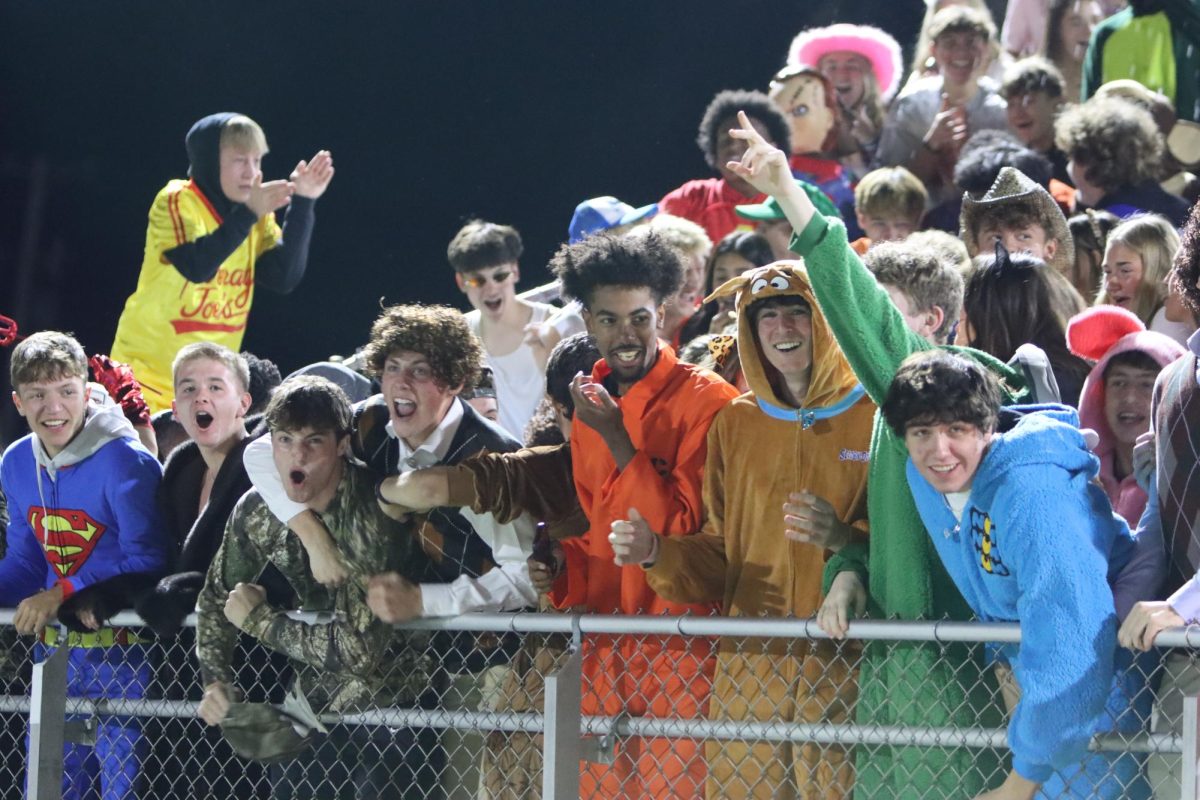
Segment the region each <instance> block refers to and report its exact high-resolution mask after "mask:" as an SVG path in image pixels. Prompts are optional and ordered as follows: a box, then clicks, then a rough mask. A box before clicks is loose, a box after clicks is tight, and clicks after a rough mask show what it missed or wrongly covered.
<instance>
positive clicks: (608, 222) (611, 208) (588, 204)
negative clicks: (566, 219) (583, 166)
mask: <svg viewBox="0 0 1200 800" xmlns="http://www.w3.org/2000/svg"><path fill="white" fill-rule="evenodd" d="M657 213H658V203H651V204H650V205H648V206H642V207H641V208H634V207H633V206H631V205H629V204H628V203H622V202H621V201H620V200H618V199H617V198H615V197H611V196H609V195H605V196H604V197H593V198H591V199H590V200H584V201H583V202H582V203H580V204H579V205H577V206H575V213H574V214H573V215H572V216H571V224H570V225H569V226H568V227H567V241H568V242H570V243H571V244H575V243H576V242H578V241H582V240H583V239H585V238H587V237H588V236H591V235H592V234H593V233H597V232H599V231H606V230H608V229H609V228H615V227H617V226H618V225H629V224H630V223H633V222H637V221H638V220H643V219H646V218H647V217H652V216H654V215H655V214H657Z"/></svg>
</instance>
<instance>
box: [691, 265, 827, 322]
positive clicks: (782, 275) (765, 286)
mask: <svg viewBox="0 0 1200 800" xmlns="http://www.w3.org/2000/svg"><path fill="white" fill-rule="evenodd" d="M807 291H808V276H807V275H805V274H804V269H803V267H801V266H800V262H798V261H776V262H775V263H774V264H768V265H767V266H765V267H757V268H756V269H751V270H746V271H745V272H743V273H742V274H741V275H738V276H737V277H736V278H730V279H729V280H727V281H725V283H723V284H721V285H720V286H718V287H717V288H716V289H714V290H713V293H712V294H710V295H709V296H708V297H706V298H704V302H706V303H709V302H712V301H713V300H716V299H717V298H719V297H729V296H730V295H737V300H735V301H734V305H735V306H736V307H737V308H738V309H739V310H740V309H741V308H742V306H743V305H745V304H748V303H752V302H754V301H755V300H761V299H763V298H765V297H774V296H775V295H785V294H801V293H802V292H803V293H806V292H807Z"/></svg>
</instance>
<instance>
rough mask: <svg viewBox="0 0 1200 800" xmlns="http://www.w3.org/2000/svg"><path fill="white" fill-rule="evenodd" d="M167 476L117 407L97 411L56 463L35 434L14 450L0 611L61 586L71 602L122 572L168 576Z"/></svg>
mask: <svg viewBox="0 0 1200 800" xmlns="http://www.w3.org/2000/svg"><path fill="white" fill-rule="evenodd" d="M161 478H162V469H161V468H160V467H159V465H158V461H156V460H155V458H154V456H152V455H150V453H148V452H147V451H146V450H145V448H143V447H142V446H141V445H140V444H138V443H137V434H136V433H135V432H134V430H133V427H132V426H131V425H129V423H128V422H127V421H126V420H125V418H124V417H123V416H121V409H120V407H118V406H108V407H106V408H101V409H90V410H89V412H88V418H87V420H86V421H85V422H84V426H83V429H82V430H81V431H80V432H79V434H78V435H77V436H76V437H75V438H74V439H73V440H72V441H71V443H70V444H69V445H67V447H66V448H65V449H64V450H63V451H62V452H61V453H59V454H58V455H57V456H55V457H54V458H50V457H49V456H48V454H47V453H46V452H45V451H44V450H43V449H42V448H41V443H40V442H39V441H37V440H36V439H35V437H34V436H33V434H29V435H28V436H25V437H24V438H22V439H19V440H17V441H16V442H14V443H13V444H12V445H10V446H9V448H8V449H7V450H6V451H5V453H4V460H3V462H2V463H0V484H2V485H3V488H4V493H5V495H7V497H8V510H9V516H10V520H9V525H8V551H7V552H6V553H5V555H4V558H3V559H0V607H5V608H12V607H14V606H16V605H17V604H18V603H20V602H21V601H22V600H24V599H25V598H26V597H29V596H30V595H32V594H34V593H36V592H39V591H41V590H42V589H48V588H50V587H52V586H54V585H56V584H60V585H62V587H63V596H64V598H65V597H68V596H70V595H71V594H73V593H74V592H76V591H79V590H80V589H83V588H85V587H88V586H93V585H95V584H97V583H100V582H103V581H107V580H110V579H112V578H115V577H117V576H118V575H131V574H135V573H141V574H156V573H157V574H161V573H162V572H163V571H165V569H166V567H167V553H168V536H167V532H166V529H165V528H164V526H163V524H162V520H161V518H160V516H159V512H158V505H157V503H156V502H155V492H156V491H157V489H158V484H159V481H160V480H161ZM35 531H36V533H35Z"/></svg>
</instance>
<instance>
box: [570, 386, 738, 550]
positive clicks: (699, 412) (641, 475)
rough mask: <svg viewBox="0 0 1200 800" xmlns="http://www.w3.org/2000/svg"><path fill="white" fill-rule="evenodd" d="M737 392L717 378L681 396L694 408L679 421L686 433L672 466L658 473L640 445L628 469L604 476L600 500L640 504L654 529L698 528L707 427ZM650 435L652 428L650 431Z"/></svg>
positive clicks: (611, 504)
mask: <svg viewBox="0 0 1200 800" xmlns="http://www.w3.org/2000/svg"><path fill="white" fill-rule="evenodd" d="M736 396H737V390H736V389H734V388H733V387H732V386H730V385H729V384H727V383H719V384H718V383H713V384H709V386H708V387H706V388H705V390H704V392H703V393H702V394H701V395H700V396H699V397H697V398H695V400H694V401H692V402H689V401H687V400H685V399H684V398H682V397H681V398H679V402H681V403H683V404H684V406H685V407H687V408H689V409H694V412H695V413H694V414H693V415H689V416H690V418H689V419H685V420H682V421H681V423H680V425H681V427H683V428H684V430H685V433H684V436H683V439H682V440H681V441H680V443H679V448H678V450H677V451H676V452H677V453H678V457H677V458H676V459H675V466H674V468H673V469H672V470H671V471H670V472H669V473H667V474H665V475H660V474H659V472H658V470H656V469H655V468H654V465H653V464H652V463H651V462H650V458H649V456H647V455H646V453H645V452H644V450H641V449H639V450H638V452H637V454H636V455H635V456H634V457H633V460H632V461H630V462H629V464H627V465H626V467H625V469H623V470H620V471H617V470H615V469H614V470H613V471H612V473H611V474H610V475H609V476H608V478H607V479H606V480H605V481H604V483H603V484H602V485H601V487H600V493H599V497H598V502H599V503H601V504H602V505H603V506H604V507H605V508H611V509H618V510H619V511H620V512H622V513H623V512H625V511H626V510H627V509H630V508H636V509H637V510H638V512H639V513H641V515H642V517H643V518H644V519H645V520H646V522H647V523H648V524H649V525H650V530H652V531H655V532H656V533H661V534H664V535H666V536H678V535H682V534H688V533H694V532H696V531H698V530H700V526H701V524H702V523H703V522H704V498H703V488H702V480H703V475H704V461H705V457H706V455H707V453H708V428H709V426H710V425H711V424H712V420H713V417H714V416H716V413H717V412H718V411H720V410H721V409H722V408H724V407H725V405H726V404H727V403H728V402H729V401H730V400H732V399H733V398H734V397H736ZM647 434H648V435H652V434H653V432H652V431H647ZM581 501H582V498H581ZM585 508H586V506H585Z"/></svg>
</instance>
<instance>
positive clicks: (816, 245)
mask: <svg viewBox="0 0 1200 800" xmlns="http://www.w3.org/2000/svg"><path fill="white" fill-rule="evenodd" d="M791 249H792V251H793V252H795V253H798V254H799V255H800V256H802V257H803V258H804V265H805V267H806V268H807V270H808V277H809V280H810V281H811V282H812V287H813V293H814V294H816V296H817V302H818V303H820V305H821V313H822V314H824V315H825V321H826V322H828V323H829V328H830V330H832V331H833V335H834V338H836V339H837V342H838V346H840V347H841V348H842V352H843V353H844V354H845V355H846V360H847V361H849V362H850V367H851V369H853V370H854V374H855V375H856V376H857V377H858V380H859V383H861V384H862V385H863V388H864V389H866V391H867V394H868V395H869V396H870V397H871V399H872V400H873V401H875V404H876V405H879V404H881V403H882V402H883V399H884V397H885V396H886V395H887V391H888V387H890V386H891V384H892V378H894V377H895V375H896V370H897V369H899V368H900V364H901V362H903V361H904V359H906V358H908V357H909V356H910V355H912V354H913V353H916V352H919V351H921V350H928V349H929V348H930V347H931V346H932V345H930V344H929V343H928V342H926V341H925V340H924V339H923V338H921V337H920V336H918V335H917V334H916V333H913V332H912V331H911V330H909V328H908V325H907V324H906V323H905V322H904V317H903V316H902V315H901V314H900V312H899V311H898V310H897V309H896V306H895V305H894V304H893V303H892V299H891V298H890V297H888V293H887V292H886V291H884V289H883V287H882V286H880V285H879V282H878V281H876V280H875V276H874V275H872V274H871V272H870V270H868V269H867V267H866V265H864V264H863V262H862V259H860V258H859V257H858V253H855V252H854V251H853V250H852V249H850V244H849V242H847V241H846V229H845V227H844V226H843V225H842V223H841V222H840V221H839V220H831V219H826V218H825V217H822V216H821V215H819V214H816V215H814V216H813V218H812V220H811V221H810V222H809V223H808V227H806V228H805V229H804V230H803V231H801V232H800V233H799V234H798V235H793V236H792V242H791Z"/></svg>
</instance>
